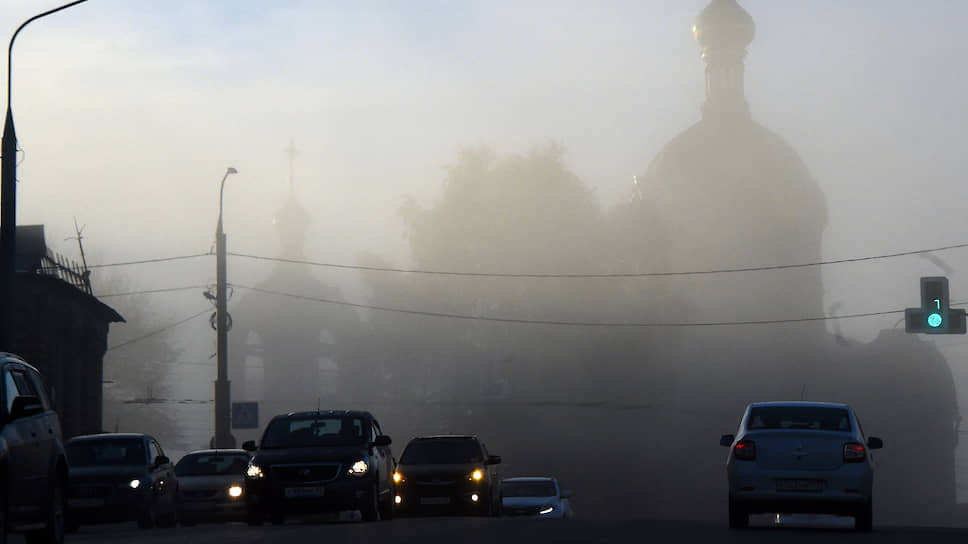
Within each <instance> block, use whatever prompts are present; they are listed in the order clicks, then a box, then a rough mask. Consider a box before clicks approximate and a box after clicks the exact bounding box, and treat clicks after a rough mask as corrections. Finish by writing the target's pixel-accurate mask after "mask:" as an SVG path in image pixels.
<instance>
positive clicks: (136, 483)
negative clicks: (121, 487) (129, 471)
mask: <svg viewBox="0 0 968 544" xmlns="http://www.w3.org/2000/svg"><path fill="white" fill-rule="evenodd" d="M128 487H130V488H131V489H138V488H139V487H141V480H138V479H134V480H131V481H130V482H128Z"/></svg>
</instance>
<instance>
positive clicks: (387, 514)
mask: <svg viewBox="0 0 968 544" xmlns="http://www.w3.org/2000/svg"><path fill="white" fill-rule="evenodd" d="M380 519H381V520H383V521H390V520H391V519H393V489H392V488H391V489H390V493H388V494H387V500H385V501H383V502H382V503H381V504H380Z"/></svg>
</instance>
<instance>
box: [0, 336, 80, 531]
mask: <svg viewBox="0 0 968 544" xmlns="http://www.w3.org/2000/svg"><path fill="white" fill-rule="evenodd" d="M0 379H2V380H3V387H0V426H2V428H0V542H5V541H6V535H7V532H9V531H26V537H27V542H28V543H37V544H40V543H45V544H47V543H49V544H60V543H61V542H63V541H64V512H65V511H66V504H67V500H66V497H67V459H66V457H65V455H64V445H63V443H62V441H61V427H60V419H58V417H57V413H56V412H54V409H53V406H52V403H51V399H50V394H49V392H48V389H47V385H46V383H44V379H43V377H41V375H40V372H38V371H37V369H36V368H34V367H32V366H30V365H29V364H27V363H26V362H25V361H24V360H23V359H21V358H20V357H17V356H16V355H11V354H9V353H0Z"/></svg>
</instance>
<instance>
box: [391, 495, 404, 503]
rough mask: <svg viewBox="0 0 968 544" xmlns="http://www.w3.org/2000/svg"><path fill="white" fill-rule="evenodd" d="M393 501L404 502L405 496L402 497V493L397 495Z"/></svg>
mask: <svg viewBox="0 0 968 544" xmlns="http://www.w3.org/2000/svg"><path fill="white" fill-rule="evenodd" d="M393 502H395V503H397V504H400V503H402V502H403V497H401V496H400V495H397V496H396V497H394V498H393Z"/></svg>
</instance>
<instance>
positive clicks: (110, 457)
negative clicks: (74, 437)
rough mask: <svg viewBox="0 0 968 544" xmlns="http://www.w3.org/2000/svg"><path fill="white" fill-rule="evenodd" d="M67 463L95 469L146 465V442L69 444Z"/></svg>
mask: <svg viewBox="0 0 968 544" xmlns="http://www.w3.org/2000/svg"><path fill="white" fill-rule="evenodd" d="M65 449H66V450H67V462H68V463H69V464H70V465H71V466H72V467H94V466H104V465H144V464H146V463H147V459H148V456H147V455H146V454H145V445H144V441H143V440H142V439H140V438H103V439H96V440H78V441H76V442H69V443H68V444H67V446H66V448H65Z"/></svg>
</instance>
